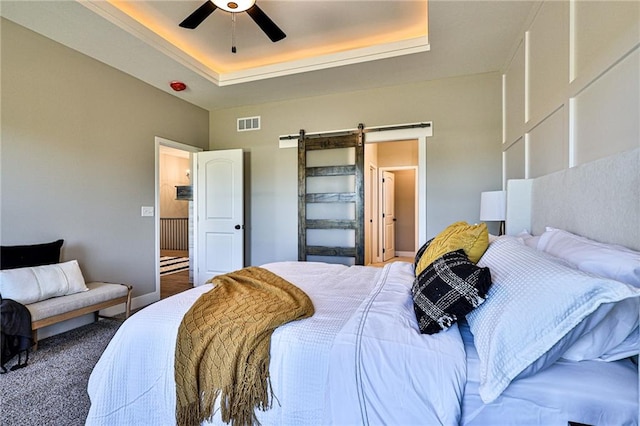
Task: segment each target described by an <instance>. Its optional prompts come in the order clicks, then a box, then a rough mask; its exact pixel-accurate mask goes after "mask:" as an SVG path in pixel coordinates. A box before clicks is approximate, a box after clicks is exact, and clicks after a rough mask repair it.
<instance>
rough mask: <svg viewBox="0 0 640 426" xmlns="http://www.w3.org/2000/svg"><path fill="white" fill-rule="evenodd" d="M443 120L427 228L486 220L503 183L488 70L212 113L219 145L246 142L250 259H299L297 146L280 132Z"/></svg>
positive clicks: (493, 85) (433, 151) (436, 137)
mask: <svg viewBox="0 0 640 426" xmlns="http://www.w3.org/2000/svg"><path fill="white" fill-rule="evenodd" d="M257 115H259V116H261V119H262V121H261V129H260V130H259V131H252V132H240V133H239V132H236V130H235V127H236V120H237V118H239V117H251V116H257ZM419 121H432V122H433V137H431V138H429V139H428V141H427V154H426V156H427V171H426V176H427V178H426V180H427V182H426V187H427V194H426V196H427V214H426V216H427V218H426V224H422V226H426V233H427V236H428V237H431V236H433V235H435V234H436V233H438V232H440V231H441V230H442V229H444V228H445V227H446V226H447V225H449V224H450V223H451V222H453V221H456V220H466V221H468V222H477V221H478V215H479V208H480V207H479V205H480V192H482V191H486V190H494V189H500V187H501V176H502V173H501V164H502V162H501V161H502V159H501V154H500V152H501V144H500V141H501V125H500V123H501V77H500V75H499V74H497V73H495V74H492V73H491V74H482V75H474V76H467V77H460V78H451V79H446V80H438V81H427V82H421V83H415V84H407V85H401V86H390V87H383V88H379V89H375V90H367V91H361V92H353V93H344V94H329V95H326V96H318V97H312V98H305V99H296V100H292V101H283V102H274V103H269V104H261V105H248V106H245V107H241V108H233V109H225V110H217V111H212V112H211V114H210V144H209V146H210V149H228V148H242V149H243V150H244V151H245V152H246V154H245V158H246V159H247V161H246V163H245V166H246V168H247V171H246V173H245V174H246V188H245V191H246V196H245V198H246V203H245V208H246V222H245V223H246V227H247V228H246V241H247V253H246V256H245V258H246V261H247V263H248V264H253V265H258V264H261V263H265V262H271V261H278V260H293V259H297V222H298V210H297V151H296V150H295V149H292V148H286V149H281V148H279V147H278V140H279V139H278V137H279V136H280V135H285V134H297V133H298V131H299V130H300V129H304V130H305V131H306V132H319V131H328V130H336V129H351V128H355V127H357V125H358V123H364V124H365V126H370V127H373V126H382V125H392V124H399V123H411V122H419Z"/></svg>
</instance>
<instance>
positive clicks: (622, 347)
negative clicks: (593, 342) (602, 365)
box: [596, 328, 640, 364]
mask: <svg viewBox="0 0 640 426" xmlns="http://www.w3.org/2000/svg"><path fill="white" fill-rule="evenodd" d="M639 352H640V328H636V329H635V330H634V331H632V332H631V333H630V334H629V336H627V338H626V339H625V341H624V342H622V343H620V344H619V345H618V346H616V347H615V348H614V349H612V350H611V351H609V352H607V353H605V354H603V355H602V356H601V357H599V358H596V359H598V360H601V361H617V360H619V359H624V358H629V357H631V356H634V355H638V353H639ZM636 364H637V361H636Z"/></svg>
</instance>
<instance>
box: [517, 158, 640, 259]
mask: <svg viewBox="0 0 640 426" xmlns="http://www.w3.org/2000/svg"><path fill="white" fill-rule="evenodd" d="M546 226H552V227H554V228H561V229H565V230H567V231H570V232H573V233H575V234H578V235H582V236H585V237H588V238H591V239H594V240H597V241H601V242H605V243H611V244H620V245H623V246H626V247H629V248H632V249H634V250H640V148H638V149H634V150H631V151H626V152H623V153H620V154H616V155H613V156H611V157H607V158H603V159H600V160H596V161H593V162H591V163H587V164H583V165H580V166H577V167H573V168H570V169H566V170H562V171H560V172H556V173H551V174H549V175H546V176H542V177H539V178H536V179H526V180H525V179H522V180H510V181H509V182H508V183H507V227H506V231H507V234H511V235H515V234H518V233H519V232H522V231H523V230H524V229H526V230H528V231H530V232H531V233H532V234H534V235H539V234H541V233H542V232H544V229H545V227H546Z"/></svg>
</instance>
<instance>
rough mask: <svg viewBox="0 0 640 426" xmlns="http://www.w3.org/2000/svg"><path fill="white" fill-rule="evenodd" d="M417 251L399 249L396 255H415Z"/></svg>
mask: <svg viewBox="0 0 640 426" xmlns="http://www.w3.org/2000/svg"><path fill="white" fill-rule="evenodd" d="M415 255H416V253H415V252H413V251H397V250H396V257H415Z"/></svg>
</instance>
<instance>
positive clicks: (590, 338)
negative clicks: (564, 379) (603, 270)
mask: <svg viewBox="0 0 640 426" xmlns="http://www.w3.org/2000/svg"><path fill="white" fill-rule="evenodd" d="M611 305H614V306H613V308H612V309H611V310H610V311H609V312H607V313H606V314H605V316H604V317H603V318H602V319H601V320H600V321H599V322H598V324H597V325H596V326H595V327H594V328H593V329H592V330H590V331H589V332H587V333H585V334H584V335H583V336H582V337H580V339H578V340H577V341H576V342H575V343H573V344H572V345H571V347H570V348H569V349H567V350H566V351H565V352H564V353H563V354H562V358H564V359H567V360H569V361H586V360H595V359H600V360H606V361H616V360H618V359H622V358H627V357H629V356H632V355H637V354H638V350H639V349H640V347H637V346H636V348H635V353H633V351H630V349H629V348H627V347H626V346H621V345H623V342H625V341H626V342H627V343H626V345H628V344H629V343H631V340H629V338H632V337H633V336H634V332H635V334H636V335H637V331H638V318H639V315H640V302H639V301H638V299H626V300H622V301H620V302H618V303H614V304H611ZM630 352H631V353H630Z"/></svg>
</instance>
